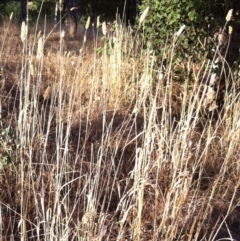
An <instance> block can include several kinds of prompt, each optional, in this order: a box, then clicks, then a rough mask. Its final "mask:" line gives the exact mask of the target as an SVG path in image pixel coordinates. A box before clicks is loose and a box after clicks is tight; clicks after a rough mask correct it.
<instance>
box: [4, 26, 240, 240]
mask: <svg viewBox="0 0 240 241" xmlns="http://www.w3.org/2000/svg"><path fill="white" fill-rule="evenodd" d="M38 30H39V29H38ZM88 31H90V30H88ZM88 31H86V32H87V33H86V35H85V32H84V31H82V32H81V33H79V34H78V36H77V39H76V40H68V39H67V38H66V36H63V34H61V32H59V31H57V30H55V31H53V32H51V29H50V30H48V28H47V30H45V31H44V29H42V34H38V31H35V29H34V28H33V29H29V30H28V32H29V33H28V34H27V35H26V37H25V38H24V36H23V39H22V40H21V38H20V30H19V29H18V28H17V27H14V26H11V25H8V24H6V25H4V26H2V27H1V33H2V34H1V37H0V47H1V52H0V65H1V67H2V71H1V86H0V91H1V93H0V112H1V136H0V137H1V139H0V143H1V147H0V148H1V150H0V151H1V153H0V154H1V159H0V162H1V163H0V166H1V167H0V190H1V192H0V238H1V240H89V241H90V240H91V241H93V240H109V241H115V240H119V241H120V240H156V241H160V240H162V241H163V240H168V241H170V240H189V241H190V240H220V239H221V240H223V238H225V240H240V228H239V227H240V220H239V216H240V188H239V186H240V179H239V175H240V162H239V158H240V153H239V144H240V112H239V108H240V100H239V96H238V95H239V93H238V86H237V80H235V79H231V81H232V83H235V84H233V85H232V87H231V88H227V89H226V90H225V98H224V99H223V101H222V104H221V109H220V107H219V108H218V109H217V110H214V111H215V112H214V111H212V112H211V111H209V110H208V109H207V108H205V107H204V105H203V103H204V101H206V98H207V97H206V96H207V95H206V93H208V86H207V85H206V79H207V78H208V76H210V71H209V68H201V69H200V70H199V72H198V73H199V74H196V75H195V81H193V82H191V83H189V81H188V80H187V79H186V81H185V82H183V83H181V84H180V83H177V82H175V81H174V75H173V73H172V71H171V68H169V66H165V69H163V68H162V67H161V65H159V64H157V63H156V61H155V56H154V52H153V51H151V50H150V49H143V48H142V47H141V46H142V45H141V41H140V39H139V38H138V37H136V36H133V34H132V33H131V31H130V29H124V28H122V27H121V26H120V25H119V26H116V32H115V33H114V34H113V33H109V34H107V35H106V36H103V35H102V34H100V32H99V35H101V36H100V37H97V35H98V31H97V30H95V32H94V34H88ZM99 31H100V30H99ZM50 32H51V34H50V35H49V33H50ZM90 35H91V36H93V35H95V37H91V38H90ZM84 36H85V37H84ZM171 54H172V56H170V58H172V59H174V49H173V51H172V53H171ZM170 64H171V63H170ZM189 66H190V65H189ZM173 67H174V66H173ZM200 72H201V73H200ZM219 106H220V105H219Z"/></svg>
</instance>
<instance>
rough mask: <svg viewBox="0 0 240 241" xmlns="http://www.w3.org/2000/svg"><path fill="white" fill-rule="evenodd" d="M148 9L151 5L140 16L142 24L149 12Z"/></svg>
mask: <svg viewBox="0 0 240 241" xmlns="http://www.w3.org/2000/svg"><path fill="white" fill-rule="evenodd" d="M148 11H149V6H148V7H147V8H146V9H145V10H144V11H143V13H142V15H141V16H140V18H139V23H140V24H141V23H142V22H143V21H144V19H145V18H146V17H147V14H148Z"/></svg>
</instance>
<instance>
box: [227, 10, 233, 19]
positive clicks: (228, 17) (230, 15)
mask: <svg viewBox="0 0 240 241" xmlns="http://www.w3.org/2000/svg"><path fill="white" fill-rule="evenodd" d="M232 14H233V9H230V10H229V11H228V14H227V16H226V20H227V22H229V21H230V20H231V19H232Z"/></svg>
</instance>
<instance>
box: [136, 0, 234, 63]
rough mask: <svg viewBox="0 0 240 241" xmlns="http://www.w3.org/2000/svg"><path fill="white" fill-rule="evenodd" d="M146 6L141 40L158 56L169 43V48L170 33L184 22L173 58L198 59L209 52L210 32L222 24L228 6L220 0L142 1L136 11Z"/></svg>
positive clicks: (171, 34) (171, 35)
mask: <svg viewBox="0 0 240 241" xmlns="http://www.w3.org/2000/svg"><path fill="white" fill-rule="evenodd" d="M147 6H149V7H150V10H149V14H148V17H147V18H146V20H145V21H144V24H143V31H144V37H145V41H146V42H148V43H149V42H150V44H151V45H152V47H153V49H154V50H155V51H156V52H157V54H158V55H160V56H161V58H162V51H163V49H164V48H165V50H164V51H166V47H167V48H168V46H169V50H170V51H171V48H172V47H171V44H172V43H173V36H174V33H175V32H176V31H178V29H179V28H180V27H181V26H182V25H186V28H185V33H184V36H183V37H180V38H179V39H178V44H177V45H176V49H175V50H177V51H176V53H177V57H178V58H180V59H186V60H189V59H190V60H192V61H194V62H198V61H201V60H202V58H205V57H206V56H207V54H210V53H211V51H210V50H211V49H212V47H213V41H212V39H213V36H214V32H216V31H217V30H218V29H219V27H222V26H224V22H225V16H226V12H227V10H228V9H227V8H228V7H229V6H230V5H229V2H228V5H226V4H225V1H223V0H221V1H220V0H212V1H203V0H198V1H196V0H172V1H169V0H161V1H159V0H158V1H156V0H142V3H141V5H140V6H139V9H140V11H141V12H142V11H143V10H144V9H145V8H146V7H147ZM178 58H176V59H178Z"/></svg>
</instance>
